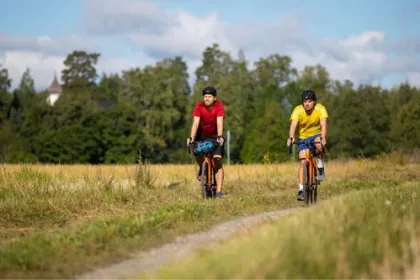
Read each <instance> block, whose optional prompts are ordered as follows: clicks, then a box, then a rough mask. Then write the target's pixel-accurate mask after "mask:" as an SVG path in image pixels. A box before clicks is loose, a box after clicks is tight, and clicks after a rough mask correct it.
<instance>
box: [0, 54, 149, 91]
mask: <svg viewBox="0 0 420 280" xmlns="http://www.w3.org/2000/svg"><path fill="white" fill-rule="evenodd" d="M64 59H65V57H64V56H54V55H46V54H43V53H40V52H33V51H32V52H31V51H27V52H24V51H10V52H9V51H8V52H6V53H5V55H4V57H3V58H0V63H1V64H2V66H3V67H5V68H7V69H8V71H9V76H10V77H11V78H12V88H16V87H17V86H18V85H19V82H20V79H21V77H22V74H23V73H24V72H25V70H26V68H27V67H28V68H29V69H30V71H31V75H32V78H33V79H34V81H35V87H36V88H37V89H45V88H47V87H48V86H49V85H50V84H51V82H52V80H53V77H54V72H56V73H57V77H58V78H59V80H60V77H61V71H62V70H63V69H64V64H63V61H64ZM145 62H147V63H149V62H151V61H150V60H149V61H145ZM137 66H138V64H137V63H136V62H135V61H133V60H129V59H125V58H118V57H113V58H103V59H102V60H101V59H100V60H99V61H98V65H97V72H98V75H101V74H102V73H107V74H109V73H118V74H119V73H121V71H122V70H128V69H130V68H134V67H137Z"/></svg>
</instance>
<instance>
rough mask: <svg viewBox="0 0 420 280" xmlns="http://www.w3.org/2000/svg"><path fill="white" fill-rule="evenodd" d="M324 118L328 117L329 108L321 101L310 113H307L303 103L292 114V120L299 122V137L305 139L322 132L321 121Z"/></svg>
mask: <svg viewBox="0 0 420 280" xmlns="http://www.w3.org/2000/svg"><path fill="white" fill-rule="evenodd" d="M323 118H328V113H327V109H325V107H324V106H323V105H321V104H319V103H316V104H315V108H314V109H313V110H312V112H311V113H310V114H307V113H306V111H305V109H304V108H303V105H298V106H296V107H295V109H294V110H293V112H292V114H291V115H290V120H291V121H292V120H293V121H297V122H298V131H299V139H305V138H308V137H311V136H314V135H316V134H321V122H320V120H321V119H323Z"/></svg>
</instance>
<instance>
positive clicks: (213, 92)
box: [203, 87, 217, 97]
mask: <svg viewBox="0 0 420 280" xmlns="http://www.w3.org/2000/svg"><path fill="white" fill-rule="evenodd" d="M205 94H211V95H213V96H214V97H216V96H217V90H216V89H215V88H214V87H205V88H204V89H203V95H205Z"/></svg>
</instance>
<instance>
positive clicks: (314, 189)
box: [289, 141, 325, 205]
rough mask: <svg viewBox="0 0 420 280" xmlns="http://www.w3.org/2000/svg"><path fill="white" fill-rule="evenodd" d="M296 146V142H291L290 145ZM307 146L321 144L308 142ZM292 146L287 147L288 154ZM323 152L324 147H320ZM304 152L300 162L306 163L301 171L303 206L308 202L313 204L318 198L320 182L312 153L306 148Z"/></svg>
mask: <svg viewBox="0 0 420 280" xmlns="http://www.w3.org/2000/svg"><path fill="white" fill-rule="evenodd" d="M293 144H295V145H298V142H295V141H294V142H293V143H292V145H293ZM305 144H307V145H309V146H310V145H312V144H321V145H322V143H321V142H315V141H309V142H305ZM292 145H290V147H289V152H290V153H291V152H292ZM322 150H323V152H325V149H324V147H322ZM303 152H304V158H303V159H301V160H304V161H306V163H305V165H304V166H305V167H304V170H303V176H304V185H305V188H304V194H305V204H306V205H308V204H309V201H311V203H313V204H315V203H316V202H317V197H318V185H319V184H320V181H319V180H318V178H317V176H318V168H317V167H316V164H315V156H314V154H313V153H312V151H311V149H310V148H309V147H308V148H307V149H305V150H303Z"/></svg>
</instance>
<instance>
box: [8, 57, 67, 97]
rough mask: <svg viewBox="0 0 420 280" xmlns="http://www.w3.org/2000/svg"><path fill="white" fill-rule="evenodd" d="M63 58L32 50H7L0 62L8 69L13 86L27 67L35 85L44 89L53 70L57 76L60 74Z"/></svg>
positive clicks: (17, 82) (51, 76)
mask: <svg viewBox="0 0 420 280" xmlns="http://www.w3.org/2000/svg"><path fill="white" fill-rule="evenodd" d="M63 60H64V57H61V56H54V55H45V54H42V53H40V52H34V51H7V52H6V53H5V55H4V58H3V61H2V64H3V67H5V68H7V69H8V70H9V76H10V77H11V78H12V87H13V88H15V87H17V86H18V85H19V82H20V79H21V77H22V74H23V73H24V72H25V70H26V68H27V67H29V69H30V71H31V75H32V78H33V79H34V81H35V87H36V88H38V89H44V88H46V87H48V86H49V85H50V84H51V82H52V80H53V77H54V71H57V76H58V77H59V76H60V72H61V70H62V69H63V67H64V65H63Z"/></svg>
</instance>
